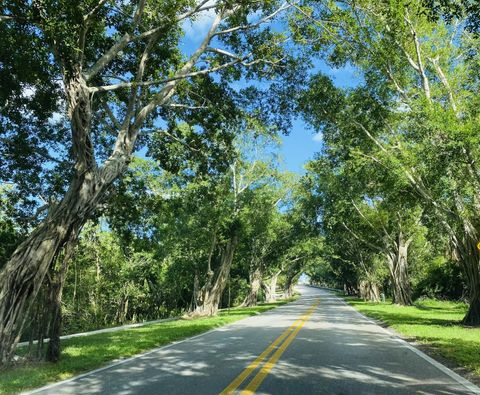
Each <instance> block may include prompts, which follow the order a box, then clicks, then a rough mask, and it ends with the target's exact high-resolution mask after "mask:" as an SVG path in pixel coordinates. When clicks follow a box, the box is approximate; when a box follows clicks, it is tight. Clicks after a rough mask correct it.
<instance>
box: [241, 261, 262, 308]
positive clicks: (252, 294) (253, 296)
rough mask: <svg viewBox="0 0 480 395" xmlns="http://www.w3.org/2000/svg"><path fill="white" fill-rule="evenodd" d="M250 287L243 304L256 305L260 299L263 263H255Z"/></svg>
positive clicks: (251, 273)
mask: <svg viewBox="0 0 480 395" xmlns="http://www.w3.org/2000/svg"><path fill="white" fill-rule="evenodd" d="M249 277H250V289H249V292H248V295H247V297H246V298H245V300H244V301H243V303H242V305H243V306H256V304H257V299H258V291H260V287H261V286H262V270H261V264H257V265H255V269H254V270H253V272H250V274H249Z"/></svg>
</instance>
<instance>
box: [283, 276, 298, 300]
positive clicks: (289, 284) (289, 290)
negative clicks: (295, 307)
mask: <svg viewBox="0 0 480 395" xmlns="http://www.w3.org/2000/svg"><path fill="white" fill-rule="evenodd" d="M295 276H296V274H295V275H294V276H287V278H286V279H285V285H284V287H283V297H284V298H291V297H292V296H293V279H294V278H295Z"/></svg>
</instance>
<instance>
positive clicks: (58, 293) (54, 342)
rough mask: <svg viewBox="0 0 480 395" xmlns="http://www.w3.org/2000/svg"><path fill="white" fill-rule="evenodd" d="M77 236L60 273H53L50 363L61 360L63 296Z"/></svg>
mask: <svg viewBox="0 0 480 395" xmlns="http://www.w3.org/2000/svg"><path fill="white" fill-rule="evenodd" d="M76 240H77V235H76V234H72V235H71V237H70V240H69V241H68V242H67V245H66V247H65V254H64V256H63V258H62V263H61V266H60V269H59V270H58V272H55V271H53V276H54V277H53V279H52V281H51V282H50V287H51V288H50V294H49V299H50V301H49V302H50V311H51V313H50V334H49V338H50V340H49V342H48V347H47V353H46V359H47V361H50V362H58V360H59V359H60V352H61V347H60V335H61V332H62V318H63V317H62V295H63V287H64V285H65V280H66V279H67V270H68V264H69V262H70V259H71V257H72V254H73V251H74V248H75V245H76Z"/></svg>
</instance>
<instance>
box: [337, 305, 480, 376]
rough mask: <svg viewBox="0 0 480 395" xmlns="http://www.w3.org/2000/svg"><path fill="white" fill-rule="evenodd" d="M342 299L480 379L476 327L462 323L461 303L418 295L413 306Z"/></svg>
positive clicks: (463, 309)
mask: <svg viewBox="0 0 480 395" xmlns="http://www.w3.org/2000/svg"><path fill="white" fill-rule="evenodd" d="M345 299H346V301H347V302H348V303H349V304H350V305H352V306H353V307H355V308H356V309H357V310H358V311H360V312H361V313H363V314H365V315H366V316H368V317H371V318H374V319H376V320H379V321H381V322H383V323H385V324H387V325H388V326H389V327H391V328H393V329H394V330H395V331H396V332H398V333H399V334H400V335H402V336H404V337H406V338H408V340H415V341H416V342H418V343H420V344H423V345H426V346H428V350H429V351H430V352H432V353H433V354H434V355H435V354H436V355H440V356H442V357H444V358H447V359H448V360H450V361H453V362H454V363H455V364H456V365H458V366H462V367H465V368H466V369H467V370H468V371H470V372H473V373H474V374H475V375H476V376H477V380H480V358H479V355H480V328H471V327H467V326H464V325H462V323H461V321H462V318H463V317H464V315H465V312H466V311H467V310H468V306H467V305H466V304H465V303H458V302H451V301H440V300H435V299H420V300H417V301H416V302H415V304H414V305H413V306H399V305H395V304H391V303H389V302H387V303H373V302H366V301H363V300H359V299H358V298H354V297H346V298H345Z"/></svg>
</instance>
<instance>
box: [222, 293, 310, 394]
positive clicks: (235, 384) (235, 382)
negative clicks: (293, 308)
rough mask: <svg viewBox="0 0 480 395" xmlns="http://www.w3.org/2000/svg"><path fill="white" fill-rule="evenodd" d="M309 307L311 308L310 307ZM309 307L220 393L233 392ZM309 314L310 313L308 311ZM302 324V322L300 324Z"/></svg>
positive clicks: (292, 328) (286, 334) (299, 321)
mask: <svg viewBox="0 0 480 395" xmlns="http://www.w3.org/2000/svg"><path fill="white" fill-rule="evenodd" d="M318 303H319V301H317V302H316V303H315V307H316V306H317V305H318ZM310 309H311V308H310ZM310 309H309V310H308V311H307V313H305V314H304V315H303V316H302V317H300V318H299V319H298V320H296V321H295V322H294V323H293V324H292V325H290V326H289V327H288V328H287V329H286V330H285V331H284V332H283V333H282V334H281V335H280V336H279V337H278V338H277V339H275V341H274V342H273V343H272V344H270V345H269V346H268V347H267V348H266V349H265V350H264V351H263V352H262V353H261V354H260V355H259V356H258V357H257V358H256V359H255V360H254V361H253V362H252V363H250V365H248V366H247V367H246V368H245V370H243V372H242V373H240V374H239V375H238V376H237V377H236V378H235V379H234V380H233V381H232V382H231V383H230V384H229V385H228V387H227V388H225V389H224V390H223V391H222V392H221V393H220V395H230V394H233V392H235V390H236V389H237V388H238V386H239V385H240V384H242V383H243V381H244V380H245V379H246V378H247V377H248V376H250V374H251V373H252V372H253V371H254V370H255V369H257V367H258V366H259V365H260V364H261V363H262V361H263V360H264V359H265V358H266V357H267V356H268V355H269V354H270V353H271V352H272V351H273V349H274V348H275V347H276V346H277V345H279V344H280V343H281V342H282V341H283V340H284V339H285V338H286V337H287V336H288V335H289V334H291V332H292V331H293V330H294V329H295V328H296V327H297V325H300V324H301V323H302V321H303V320H304V318H305V317H306V316H307V315H308V314H309V312H310ZM310 314H311V313H310ZM302 325H303V324H302Z"/></svg>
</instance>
